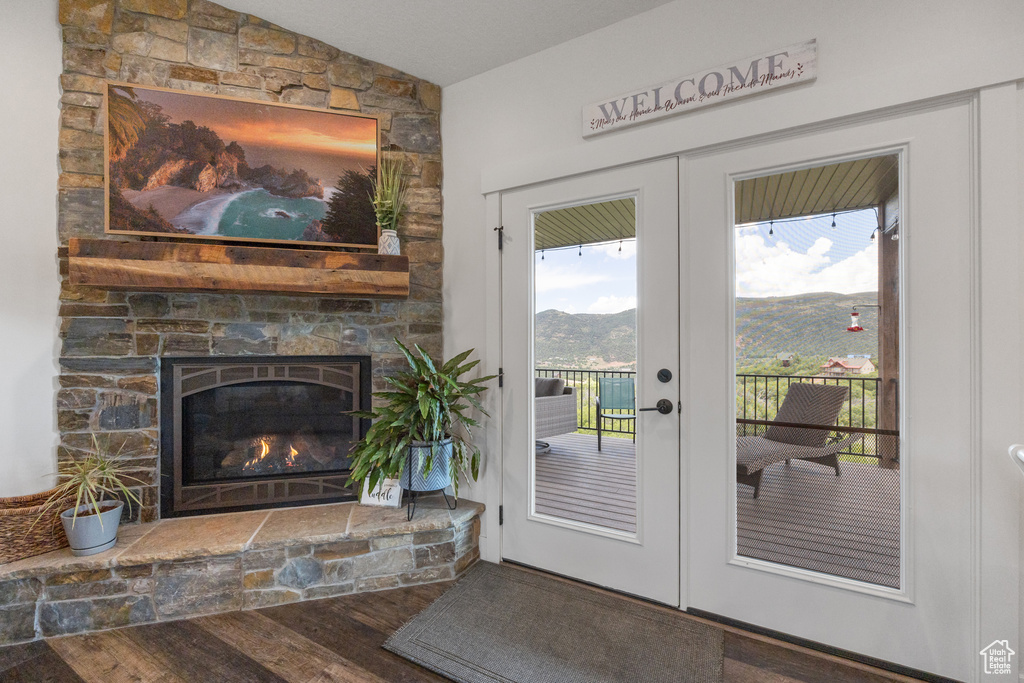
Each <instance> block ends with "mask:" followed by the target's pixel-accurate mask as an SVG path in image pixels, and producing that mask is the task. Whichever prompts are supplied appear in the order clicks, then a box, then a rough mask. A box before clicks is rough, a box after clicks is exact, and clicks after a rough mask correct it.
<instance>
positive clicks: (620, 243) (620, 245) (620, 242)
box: [619, 240, 622, 252]
mask: <svg viewBox="0 0 1024 683" xmlns="http://www.w3.org/2000/svg"><path fill="white" fill-rule="evenodd" d="M619 251H620V252H621V251H622V240H619Z"/></svg>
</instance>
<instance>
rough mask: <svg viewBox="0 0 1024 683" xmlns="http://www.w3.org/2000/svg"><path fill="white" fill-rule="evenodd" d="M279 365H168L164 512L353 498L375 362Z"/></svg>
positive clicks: (207, 361) (229, 361) (217, 361)
mask: <svg viewBox="0 0 1024 683" xmlns="http://www.w3.org/2000/svg"><path fill="white" fill-rule="evenodd" d="M281 360H282V359H267V358H203V359H173V358H172V359H167V358H165V359H164V360H163V362H164V363H165V368H164V370H163V372H162V377H163V380H164V383H163V385H162V392H163V393H162V398H163V407H162V415H161V433H162V445H163V451H162V452H163V462H162V466H161V472H162V475H163V480H162V497H163V507H164V510H163V514H164V516H174V515H176V514H194V513H196V512H220V511H225V510H228V509H253V508H259V507H270V506H276V505H288V504H302V503H313V502H326V501H330V500H345V499H351V498H352V497H353V492H352V491H350V490H348V489H347V488H345V486H344V484H345V481H346V480H347V478H348V474H349V470H350V465H351V460H350V458H349V455H348V454H349V451H350V449H351V448H352V446H353V445H354V444H355V443H356V442H357V441H358V440H359V439H360V438H362V436H363V435H364V434H365V433H366V427H367V425H366V424H365V422H366V421H365V420H362V419H360V418H358V417H355V416H354V415H352V412H353V411H357V410H360V409H362V408H365V407H367V406H368V405H369V392H370V382H369V377H370V369H369V359H366V358H363V357H358V358H351V359H350V358H340V359H339V358H333V357H331V358H316V359H307V358H295V359H288V362H281ZM311 360H315V362H310V361H311Z"/></svg>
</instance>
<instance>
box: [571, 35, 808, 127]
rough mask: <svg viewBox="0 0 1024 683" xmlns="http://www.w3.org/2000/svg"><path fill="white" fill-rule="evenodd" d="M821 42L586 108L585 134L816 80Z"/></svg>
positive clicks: (728, 66) (584, 113) (678, 80)
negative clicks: (818, 44)
mask: <svg viewBox="0 0 1024 683" xmlns="http://www.w3.org/2000/svg"><path fill="white" fill-rule="evenodd" d="M817 56H818V50H817V41H816V40H809V41H807V42H806V43H801V44H799V45H791V46H790V47H787V48H783V49H781V50H774V51H772V52H769V53H767V54H764V55H761V56H759V57H751V58H748V59H742V60H739V61H738V62H735V63H733V64H727V65H725V66H720V67H716V68H714V69H707V70H705V71H700V72H697V73H695V74H693V75H690V76H685V77H683V78H679V79H674V80H671V81H668V82H665V83H661V84H659V85H656V86H652V87H648V88H644V89H642V90H637V91H634V92H630V93H627V94H625V95H619V96H618V97H613V98H611V99H609V100H604V101H602V102H597V103H594V104H590V105H587V106H585V107H584V108H583V137H589V136H591V135H597V134H598V133H606V132H608V131H610V130H619V129H620V128H627V127H629V126H634V125H636V124H638V123H644V122H647V121H653V120H655V119H660V118H662V117H664V116H672V115H674V114H681V113H683V112H686V111H692V110H694V109H699V108H700V107H705V106H707V105H709V104H716V103H718V102H723V101H726V100H730V99H736V98H739V97H745V96H747V95H755V94H757V93H761V92H766V91H768V90H772V89H775V88H780V87H783V86H787V85H794V84H796V83H802V82H804V81H810V80H813V79H814V78H815V77H816V76H817V63H818V60H817Z"/></svg>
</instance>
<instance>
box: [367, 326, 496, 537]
mask: <svg viewBox="0 0 1024 683" xmlns="http://www.w3.org/2000/svg"><path fill="white" fill-rule="evenodd" d="M395 343H396V344H398V348H400V349H401V350H402V353H403V354H404V355H405V358H406V360H407V361H408V362H409V370H406V371H402V372H399V373H397V374H396V375H394V376H393V377H386V378H385V381H386V382H387V383H388V384H389V385H391V388H390V390H389V391H381V392H377V393H375V394H374V396H375V397H376V398H378V399H381V400H382V401H384V403H383V405H381V407H379V408H377V409H376V410H370V411H361V412H358V413H356V415H357V416H358V417H363V418H369V419H372V420H373V421H374V422H373V424H372V425H371V426H370V428H369V430H368V431H367V433H366V437H365V438H364V439H363V440H362V441H360V442H359V443H357V444H356V445H355V447H353V449H352V451H351V453H350V457H351V458H352V464H351V468H352V473H351V476H350V478H349V482H348V483H349V484H352V483H355V482H358V483H359V484H360V485H362V484H363V482H368V487H369V490H370V491H373V490H375V489H376V488H377V485H378V484H379V483H380V482H381V481H382V480H384V479H388V478H394V477H400V482H401V486H402V488H403V489H406V490H408V491H411V492H413V493H412V494H410V498H411V499H412V500H414V495H415V492H420V491H437V490H444V489H445V488H447V487H448V486H452V487H453V488H454V492H455V497H456V499H458V495H459V475H460V474H468V475H469V476H472V477H473V480H474V481H476V479H477V477H478V476H479V473H480V449H479V448H477V447H476V446H475V445H474V444H473V443H472V442H471V441H470V440H469V439H471V438H472V431H471V429H472V427H475V426H477V425H478V423H477V421H476V420H474V419H473V418H472V417H471V416H470V414H469V413H470V411H471V410H474V409H475V410H478V411H480V412H481V413H482V414H484V415H487V411H485V410H484V408H483V406H481V405H480V402H479V401H478V400H477V397H478V396H479V395H480V394H481V393H482V392H483V391H485V390H486V389H487V387H485V386H483V384H484V382H487V381H489V380H491V379H494V375H489V376H487V377H478V378H476V379H471V380H468V381H462V380H460V379H459V378H460V377H461V376H463V375H465V374H466V373H467V372H469V371H470V370H472V369H473V368H474V367H476V366H477V364H478V363H479V362H480V361H478V360H474V361H469V362H465V361H466V359H467V358H468V357H469V355H470V354H471V353H472V352H473V350H472V349H470V350H469V351H465V352H463V353H460V354H459V355H457V356H455V357H454V358H452V359H451V360H449V361H448V362H446V363H444V364H443V365H442V364H439V363H437V362H435V361H434V359H432V358H431V357H430V355H429V354H427V352H426V351H424V350H423V349H422V348H420V347H419V346H418V345H417V346H415V349H416V352H417V353H418V354H419V357H417V356H416V355H415V354H413V353H412V352H411V351H410V350H409V349H408V348H406V346H405V345H404V344H402V342H400V341H398V340H397V339H395ZM445 499H446V500H447V496H445ZM414 511H415V508H414V507H413V506H410V509H409V517H410V519H411V518H412V515H413V514H414Z"/></svg>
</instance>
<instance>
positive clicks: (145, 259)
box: [68, 238, 409, 299]
mask: <svg viewBox="0 0 1024 683" xmlns="http://www.w3.org/2000/svg"><path fill="white" fill-rule="evenodd" d="M68 276H69V278H70V281H71V284H73V285H84V286H87V287H102V288H103V289H113V290H126V291H145V292H278V293H289V294H335V295H343V296H353V297H375V298H390V299H396V298H405V297H408V296H409V257H407V256H383V255H379V254H356V253H345V252H336V251H313V250H301V249H274V248H268V247H236V246H229V245H222V244H191V243H181V242H137V241H133V242H126V241H117V240H102V239H77V238H75V239H71V240H70V242H69V243H68Z"/></svg>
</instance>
